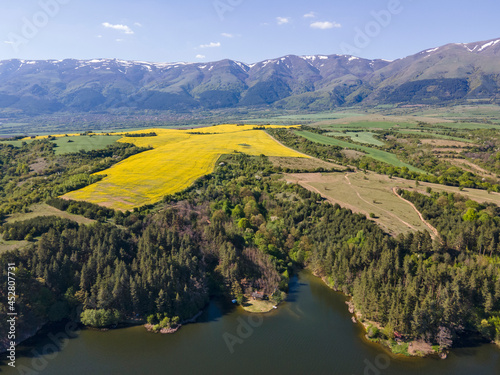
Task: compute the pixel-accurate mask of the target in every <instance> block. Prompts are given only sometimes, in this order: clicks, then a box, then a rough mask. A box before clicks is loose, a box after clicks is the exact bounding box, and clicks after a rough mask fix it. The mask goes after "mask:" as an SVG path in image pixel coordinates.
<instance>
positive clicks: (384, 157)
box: [295, 131, 425, 173]
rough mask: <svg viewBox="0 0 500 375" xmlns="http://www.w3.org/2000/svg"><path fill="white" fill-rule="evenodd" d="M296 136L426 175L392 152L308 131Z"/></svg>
mask: <svg viewBox="0 0 500 375" xmlns="http://www.w3.org/2000/svg"><path fill="white" fill-rule="evenodd" d="M295 133H296V134H298V135H300V136H302V137H304V138H306V139H308V140H310V141H312V142H317V143H321V144H325V145H332V146H338V147H343V148H349V149H353V150H358V151H363V152H365V153H366V154H367V155H368V156H369V157H371V158H373V159H375V160H378V161H381V162H384V163H387V164H391V165H393V166H395V167H399V168H401V167H407V168H408V169H409V170H410V171H415V172H420V173H425V172H424V171H423V170H421V169H419V168H416V167H414V166H412V165H410V164H407V163H404V162H402V161H401V160H399V159H398V158H397V157H396V155H394V154H391V153H390V152H386V151H382V150H378V149H375V148H371V147H366V146H361V145H356V144H353V143H349V142H345V141H341V140H339V139H335V138H332V137H327V136H324V135H321V134H316V133H311V132H308V131H296V132H295Z"/></svg>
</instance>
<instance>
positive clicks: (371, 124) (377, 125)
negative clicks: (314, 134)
mask: <svg viewBox="0 0 500 375" xmlns="http://www.w3.org/2000/svg"><path fill="white" fill-rule="evenodd" d="M414 127H415V124H412V123H396V122H391V121H353V122H349V123H343V124H342V123H338V124H330V125H327V126H324V128H326V129H394V128H414Z"/></svg>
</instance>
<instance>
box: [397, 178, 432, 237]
mask: <svg viewBox="0 0 500 375" xmlns="http://www.w3.org/2000/svg"><path fill="white" fill-rule="evenodd" d="M397 189H398V188H397V187H393V188H392V191H393V192H394V194H396V195H397V196H398V198H399V199H402V200H404V201H405V202H406V203H408V204H409V205H410V206H412V207H413V209H414V210H415V212H416V213H417V214H418V216H419V217H420V220H422V222H423V223H424V224H425V225H427V227H428V228H429V229H430V230H431V232H432V233H433V234H434V235H433V236H432V237H433V238H438V239H439V240H441V237H440V236H439V232H438V231H437V229H436V228H434V227H433V226H432V225H431V224H429V223H428V222H427V221H425V219H424V217H423V216H422V214H421V213H420V211H419V210H417V207H415V205H414V204H413V203H411V202H410V201H408V200H406V199H404V198H403V197H402V196H401V195H399V194H398V190H397Z"/></svg>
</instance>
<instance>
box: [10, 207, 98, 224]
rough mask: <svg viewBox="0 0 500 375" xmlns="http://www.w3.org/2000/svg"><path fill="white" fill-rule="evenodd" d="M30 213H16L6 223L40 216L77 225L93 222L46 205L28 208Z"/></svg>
mask: <svg viewBox="0 0 500 375" xmlns="http://www.w3.org/2000/svg"><path fill="white" fill-rule="evenodd" d="M30 210H31V212H27V213H16V214H13V215H10V216H8V217H7V219H6V222H7V223H13V222H16V221H23V220H29V219H33V218H35V217H40V216H57V217H60V218H63V219H69V220H73V221H76V222H77V223H79V224H91V223H94V222H95V220H91V219H87V218H85V217H83V216H80V215H73V214H70V213H68V212H65V211H61V210H58V209H57V208H55V207H52V206H49V205H48V204H46V203H41V204H35V205H33V206H31V207H30Z"/></svg>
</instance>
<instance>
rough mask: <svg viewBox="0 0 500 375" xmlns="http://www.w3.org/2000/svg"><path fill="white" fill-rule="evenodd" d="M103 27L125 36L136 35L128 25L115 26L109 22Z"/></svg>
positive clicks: (104, 23)
mask: <svg viewBox="0 0 500 375" xmlns="http://www.w3.org/2000/svg"><path fill="white" fill-rule="evenodd" d="M102 25H103V26H104V27H105V28H107V29H113V30H118V31H121V32H123V33H125V34H133V33H134V31H133V30H132V29H131V28H130V27H128V26H127V25H113V24H111V23H109V22H103V23H102Z"/></svg>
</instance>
